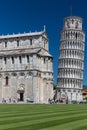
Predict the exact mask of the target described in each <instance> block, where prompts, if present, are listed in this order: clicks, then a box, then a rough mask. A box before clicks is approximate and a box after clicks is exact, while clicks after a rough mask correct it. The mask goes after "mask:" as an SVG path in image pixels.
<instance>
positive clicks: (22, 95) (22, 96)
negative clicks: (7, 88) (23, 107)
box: [20, 93, 24, 101]
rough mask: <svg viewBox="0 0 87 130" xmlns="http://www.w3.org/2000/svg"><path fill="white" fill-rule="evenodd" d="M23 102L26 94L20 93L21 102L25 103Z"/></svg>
mask: <svg viewBox="0 0 87 130" xmlns="http://www.w3.org/2000/svg"><path fill="white" fill-rule="evenodd" d="M23 100H24V94H23V93H20V101H23Z"/></svg>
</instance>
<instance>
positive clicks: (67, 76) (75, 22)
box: [57, 16, 85, 102]
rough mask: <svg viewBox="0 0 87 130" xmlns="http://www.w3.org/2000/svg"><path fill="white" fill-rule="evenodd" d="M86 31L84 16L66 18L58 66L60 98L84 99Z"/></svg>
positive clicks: (70, 99)
mask: <svg viewBox="0 0 87 130" xmlns="http://www.w3.org/2000/svg"><path fill="white" fill-rule="evenodd" d="M84 42H85V33H84V31H83V29H82V18H80V17H76V16H70V17H67V18H65V20H64V27H63V30H62V31H61V39H60V54H59V66H58V95H57V96H58V99H61V100H65V101H66V100H67V101H69V102H73V101H77V102H80V101H82V92H81V91H82V89H83V70H84V45H85V44H84Z"/></svg>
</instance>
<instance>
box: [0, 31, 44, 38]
mask: <svg viewBox="0 0 87 130" xmlns="http://www.w3.org/2000/svg"><path fill="white" fill-rule="evenodd" d="M44 33H45V32H44V31H41V32H30V33H22V34H20V33H19V34H8V35H0V39H9V38H20V37H27V36H30V37H31V36H38V35H43V34H44Z"/></svg>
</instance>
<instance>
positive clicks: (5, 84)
mask: <svg viewBox="0 0 87 130" xmlns="http://www.w3.org/2000/svg"><path fill="white" fill-rule="evenodd" d="M52 98H53V57H52V56H51V55H50V54H49V43H48V38H47V35H46V32H45V30H44V31H41V32H34V33H24V34H13V35H6V36H0V102H4V101H5V102H20V101H22V102H33V103H48V100H49V99H52Z"/></svg>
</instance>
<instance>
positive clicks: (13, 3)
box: [0, 0, 87, 85]
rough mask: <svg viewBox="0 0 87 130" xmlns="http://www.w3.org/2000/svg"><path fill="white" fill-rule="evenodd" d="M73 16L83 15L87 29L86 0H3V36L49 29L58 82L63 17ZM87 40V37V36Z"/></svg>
mask: <svg viewBox="0 0 87 130" xmlns="http://www.w3.org/2000/svg"><path fill="white" fill-rule="evenodd" d="M71 5H72V15H74V16H80V17H82V18H83V28H84V30H85V32H86V29H87V0H0V35H2V34H12V33H19V32H20V33H23V32H30V31H31V32H34V31H41V30H43V26H44V25H46V31H47V35H48V38H49V47H50V53H51V54H52V55H53V57H54V83H55V84H56V83H57V70H58V57H59V55H58V54H59V45H60V31H61V29H62V27H63V19H64V17H67V16H70V14H71V13H70V7H71ZM86 41H87V36H86ZM83 83H84V84H85V85H87V45H86V42H85V64H84V80H83Z"/></svg>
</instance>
